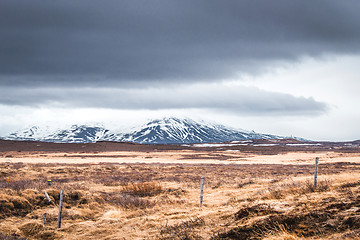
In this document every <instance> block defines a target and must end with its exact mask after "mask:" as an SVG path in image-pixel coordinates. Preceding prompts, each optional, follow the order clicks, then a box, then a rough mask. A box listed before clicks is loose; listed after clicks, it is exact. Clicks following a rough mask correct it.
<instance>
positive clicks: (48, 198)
mask: <svg viewBox="0 0 360 240" xmlns="http://www.w3.org/2000/svg"><path fill="white" fill-rule="evenodd" d="M44 193H45V197H46V200H48V202H49V203H51V199H50V197H49V194H47V192H46V191H44Z"/></svg>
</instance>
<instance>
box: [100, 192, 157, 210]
mask: <svg viewBox="0 0 360 240" xmlns="http://www.w3.org/2000/svg"><path fill="white" fill-rule="evenodd" d="M102 197H103V199H104V200H105V202H108V203H110V204H111V205H114V206H117V207H122V208H127V209H132V208H141V209H144V208H150V207H153V206H155V203H154V202H153V201H150V200H147V199H142V198H140V197H136V196H131V195H128V194H121V193H104V194H103V195H102Z"/></svg>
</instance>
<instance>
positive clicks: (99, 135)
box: [5, 125, 117, 143]
mask: <svg viewBox="0 0 360 240" xmlns="http://www.w3.org/2000/svg"><path fill="white" fill-rule="evenodd" d="M5 139H8V140H24V141H45V142H59V143H61V142H66V143H88V142H97V141H101V140H103V139H106V141H116V140H117V138H116V136H115V135H114V134H112V133H110V132H109V130H108V129H105V128H103V127H96V126H86V125H73V126H71V127H70V128H69V129H65V130H60V129H58V130H53V131H49V130H48V128H44V129H42V128H41V127H39V126H34V127H31V128H30V129H26V130H22V131H17V132H15V133H12V134H10V135H9V136H7V137H5Z"/></svg>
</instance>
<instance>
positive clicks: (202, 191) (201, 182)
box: [200, 176, 205, 207]
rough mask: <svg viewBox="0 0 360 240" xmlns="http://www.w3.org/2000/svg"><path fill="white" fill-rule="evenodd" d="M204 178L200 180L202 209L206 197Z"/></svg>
mask: <svg viewBox="0 0 360 240" xmlns="http://www.w3.org/2000/svg"><path fill="white" fill-rule="evenodd" d="M204 179H205V177H204V176H201V180H200V207H202V203H203V197H204Z"/></svg>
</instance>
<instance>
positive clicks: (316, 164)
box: [314, 157, 319, 188]
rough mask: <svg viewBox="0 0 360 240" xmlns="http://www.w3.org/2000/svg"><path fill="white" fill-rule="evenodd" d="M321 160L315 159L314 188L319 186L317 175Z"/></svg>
mask: <svg viewBox="0 0 360 240" xmlns="http://www.w3.org/2000/svg"><path fill="white" fill-rule="evenodd" d="M318 166H319V158H318V157H317V158H315V173H314V188H316V186H317V175H318Z"/></svg>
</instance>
